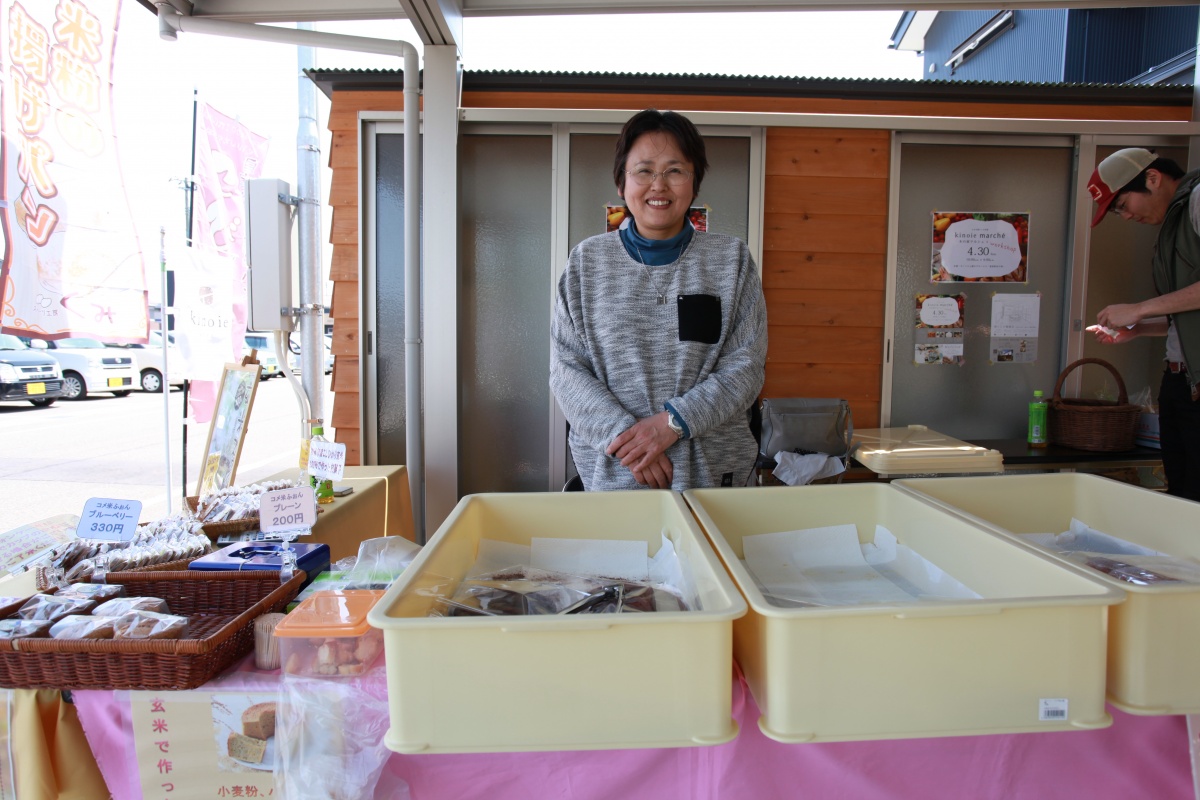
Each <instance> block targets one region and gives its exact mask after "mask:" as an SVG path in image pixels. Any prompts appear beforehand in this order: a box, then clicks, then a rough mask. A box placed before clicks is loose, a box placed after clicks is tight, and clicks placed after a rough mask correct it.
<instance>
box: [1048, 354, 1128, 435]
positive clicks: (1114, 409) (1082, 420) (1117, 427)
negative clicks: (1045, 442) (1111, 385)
mask: <svg viewBox="0 0 1200 800" xmlns="http://www.w3.org/2000/svg"><path fill="white" fill-rule="evenodd" d="M1084 364H1098V365H1100V366H1102V367H1104V368H1105V369H1107V370H1108V371H1109V372H1110V373H1112V376H1113V377H1114V378H1116V381H1117V389H1118V392H1117V400H1116V402H1115V403H1114V402H1113V401H1111V400H1083V399H1079V398H1065V397H1063V396H1062V387H1063V383H1064V382H1065V381H1066V379H1067V375H1069V374H1070V373H1071V371H1072V370H1074V369H1076V368H1077V367H1081V366H1083V365H1084ZM1141 410H1142V409H1141V407H1140V406H1137V405H1135V404H1133V403H1130V402H1129V395H1128V394H1126V392H1125V381H1123V380H1121V374H1120V373H1119V372H1117V370H1116V369H1115V368H1114V367H1113V365H1112V364H1109V363H1108V362H1107V361H1105V360H1103V359H1100V358H1081V359H1079V360H1078V361H1073V362H1071V363H1070V364H1068V365H1067V368H1066V369H1064V370H1063V371H1062V372H1061V373H1060V374H1059V376H1058V382H1057V383H1055V384H1054V397H1053V398H1051V400H1050V414H1049V427H1050V441H1051V442H1053V443H1054V444H1058V445H1062V446H1063V447H1074V448H1075V449H1076V450H1098V451H1102V452H1119V451H1122V450H1132V449H1133V447H1134V443H1133V440H1134V434H1135V432H1136V429H1137V421H1138V414H1139V413H1140V412H1141Z"/></svg>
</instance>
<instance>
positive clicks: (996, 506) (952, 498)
mask: <svg viewBox="0 0 1200 800" xmlns="http://www.w3.org/2000/svg"><path fill="white" fill-rule="evenodd" d="M892 485H893V486H896V487H898V488H902V490H904V491H911V492H913V493H916V494H917V495H918V496H921V497H925V498H928V500H929V501H931V502H935V503H937V504H938V506H939V507H941V508H944V509H947V510H951V511H954V512H956V513H958V514H961V515H963V516H965V517H966V518H968V519H970V520H972V521H974V522H977V523H978V524H981V525H986V526H987V527H989V528H990V529H992V530H994V531H997V532H1000V533H1003V534H1005V535H1009V536H1014V537H1016V538H1017V539H1018V540H1020V539H1022V537H1021V534H1028V533H1055V534H1057V533H1061V532H1063V531H1065V530H1067V529H1068V527H1069V526H1070V522H1071V518H1072V517H1074V518H1076V519H1079V520H1081V521H1083V522H1085V523H1087V524H1088V525H1090V526H1091V527H1093V528H1095V529H1097V530H1100V531H1103V532H1104V533H1107V534H1110V535H1112V536H1116V537H1118V538H1120V539H1125V540H1126V541H1130V542H1133V543H1134V544H1139V545H1142V546H1144V547H1149V548H1151V549H1153V550H1158V551H1160V552H1163V553H1168V554H1170V555H1173V556H1179V557H1184V558H1192V559H1200V536H1197V532H1198V531H1200V504H1198V503H1194V502H1191V501H1189V500H1182V499H1180V498H1178V497H1171V496H1169V495H1165V494H1160V493H1158V492H1152V491H1150V490H1148V489H1142V488H1139V487H1137V486H1133V485H1130V484H1127V483H1120V482H1118V481H1113V480H1109V479H1108V478H1102V477H1100V476H1098V475H1089V474H1084V473H1069V472H1060V473H1052V474H1046V475H1011V476H1003V477H992V478H937V479H912V480H903V481H896V482H894V483H893V484H892ZM1041 552H1046V553H1050V551H1049V550H1043V551H1041ZM1052 557H1055V558H1058V556H1052ZM1076 568H1077V569H1080V570H1085V571H1086V572H1087V574H1089V575H1095V577H1096V578H1097V579H1098V580H1100V581H1102V582H1103V583H1104V584H1105V585H1107V586H1110V587H1112V588H1113V589H1121V590H1124V591H1125V592H1126V593H1127V599H1126V600H1125V602H1124V603H1122V604H1121V605H1119V606H1115V607H1114V608H1113V609H1112V611H1111V612H1110V615H1109V627H1108V631H1109V635H1108V694H1109V701H1110V702H1112V704H1113V705H1115V706H1116V707H1117V708H1120V709H1121V710H1122V711H1127V712H1129V713H1132V714H1194V713H1197V712H1200V680H1197V679H1196V667H1197V665H1200V586H1198V585H1196V584H1184V583H1181V584H1178V585H1174V586H1173V585H1170V584H1157V585H1154V586H1138V585H1135V584H1131V583H1128V582H1126V581H1121V580H1117V579H1115V578H1111V577H1109V576H1108V575H1106V574H1104V573H1102V572H1098V571H1096V570H1091V569H1088V568H1087V567H1082V566H1081V567H1076Z"/></svg>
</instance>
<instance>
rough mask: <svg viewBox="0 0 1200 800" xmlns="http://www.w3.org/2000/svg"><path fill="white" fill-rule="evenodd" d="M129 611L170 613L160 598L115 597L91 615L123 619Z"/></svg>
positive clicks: (99, 606)
mask: <svg viewBox="0 0 1200 800" xmlns="http://www.w3.org/2000/svg"><path fill="white" fill-rule="evenodd" d="M130 611H154V612H156V613H159V614H170V613H171V609H170V607H169V606H168V605H167V601H166V600H164V599H162V598H161V597H115V598H113V599H112V600H108V601H106V602H103V603H101V604H100V605H98V606H96V608H95V609H94V610H93V611H92V613H93V614H98V615H104V616H109V617H123V616H125V615H126V614H128V613H129V612H130Z"/></svg>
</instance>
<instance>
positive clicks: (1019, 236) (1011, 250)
mask: <svg viewBox="0 0 1200 800" xmlns="http://www.w3.org/2000/svg"><path fill="white" fill-rule="evenodd" d="M932 217H933V257H932V262H931V264H930V274H929V280H930V282H932V283H942V282H959V281H964V282H970V281H1000V282H1011V283H1027V282H1028V281H1029V272H1028V264H1027V253H1028V249H1029V212H1027V211H1025V212H1014V211H934V212H932Z"/></svg>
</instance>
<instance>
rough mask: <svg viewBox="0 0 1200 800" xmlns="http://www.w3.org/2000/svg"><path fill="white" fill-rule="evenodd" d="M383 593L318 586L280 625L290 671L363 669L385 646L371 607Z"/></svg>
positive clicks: (342, 674) (349, 673)
mask: <svg viewBox="0 0 1200 800" xmlns="http://www.w3.org/2000/svg"><path fill="white" fill-rule="evenodd" d="M382 596H383V592H381V591H377V590H373V589H338V590H330V591H320V592H315V593H314V594H313V595H312V596H311V597H309V598H308V599H307V600H305V601H304V602H303V603H301V604H300V605H299V606H297V607H296V610H295V611H293V612H291V613H290V614H288V615H287V616H286V617H284V618H283V619H282V620H281V621H280V622H279V624H278V625H276V626H275V637H276V638H277V639H278V640H279V661H280V665H281V668H282V669H283V672H284V674H285V675H303V676H307V677H325V678H349V677H354V676H357V675H362V674H363V673H364V672H366V671H367V670H369V669H370V668H371V665H372V664H374V663H375V660H376V659H377V658H379V655H380V654H381V653H382V652H383V634H382V633H381V632H380V631H378V630H376V629H375V628H372V627H371V626H370V625H369V624H368V623H367V613H368V612H369V611H370V610H371V608H372V607H374V605H375V603H376V602H378V601H379V599H380V598H381V597H382Z"/></svg>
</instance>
